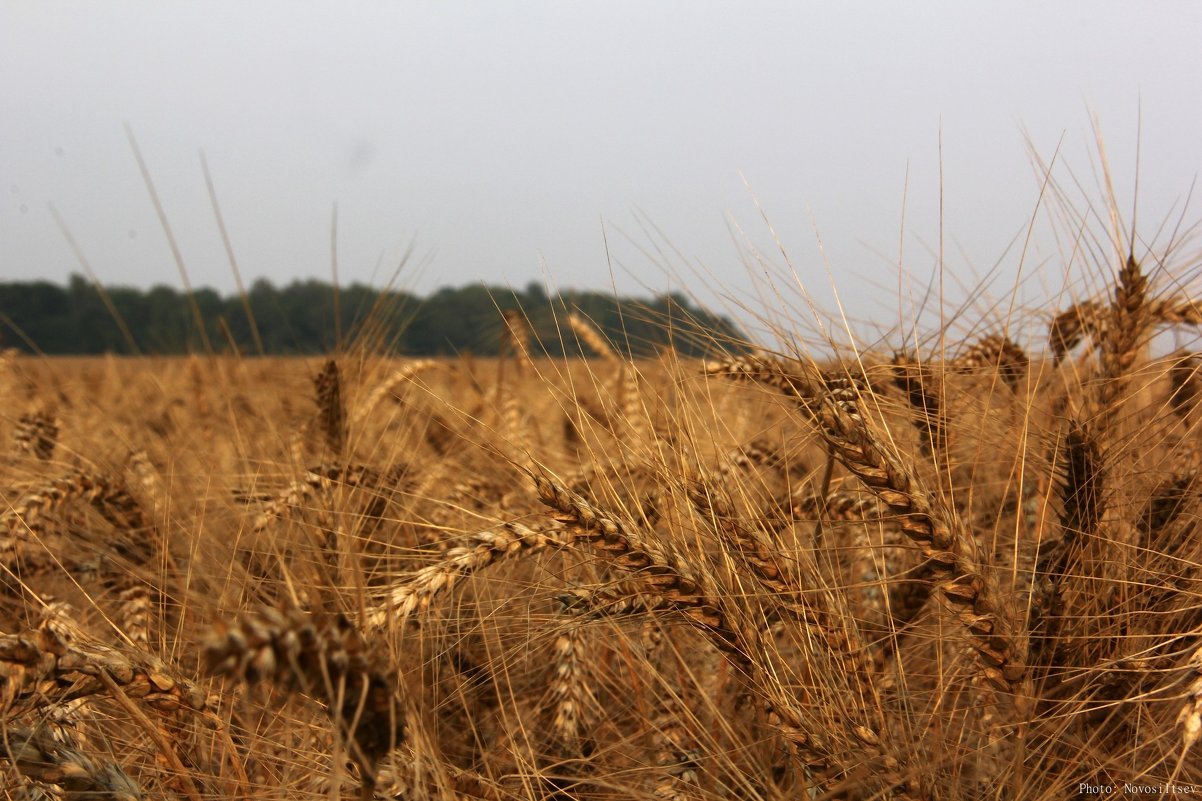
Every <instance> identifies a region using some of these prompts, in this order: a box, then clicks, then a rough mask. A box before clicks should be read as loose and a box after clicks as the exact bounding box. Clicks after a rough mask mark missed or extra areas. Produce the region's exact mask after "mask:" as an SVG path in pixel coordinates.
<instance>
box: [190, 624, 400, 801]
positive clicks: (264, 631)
mask: <svg viewBox="0 0 1202 801" xmlns="http://www.w3.org/2000/svg"><path fill="white" fill-rule="evenodd" d="M204 659H205V664H206V666H207V668H208V670H209V672H210V673H212V674H213V675H217V676H230V677H233V678H235V679H238V680H240V681H242V682H245V683H247V684H256V683H259V682H264V681H270V682H274V683H276V684H279V685H281V686H283V687H284V688H287V689H290V690H293V691H296V692H300V693H303V694H305V695H308V696H310V697H313V698H315V699H318V700H320V701H321V702H322V703H323V704H324V705H325V707H326V711H327V713H328V714H329V716H330V718H331V719H332V721H333V722H334V724H335V725H336V727H337V728H338V730H339V732H340V733H341V734H342V736H343V737H344V738H345V739H346V741H347V743H348V745H349V746H350V752H351V756H352V758H353V759H354V760H355V762H356V763H357V764H358V766H359V768H360V770H361V772H362V776H363V777H364V786H365V787H374V785H375V777H376V769H377V766H378V764H379V761H380V760H381V759H382V758H383V757H384V756H385V755H387V754H388V753H389V752H390V751H392V749H394V748H395V747H396V746H397V745H399V744H400V743H401V742H403V741H404V739H405V720H404V715H403V714H402V711H401V699H400V697H399V695H398V693H399V688H400V685H399V679H398V677H397V675H396V674H395V672H393V671H391V670H390V669H389V668H387V667H386V660H384V659H382V658H381V657H380V656H378V655H377V654H375V653H374V652H373V650H372V649H370V648H369V647H368V645H367V643H366V642H365V641H364V639H363V638H362V636H361V635H360V634H359V633H358V631H356V630H355V628H354V627H353V626H352V625H350V623H349V622H348V621H347V620H345V619H344V618H341V617H336V618H332V619H326V618H318V617H315V616H312V615H309V614H307V613H305V612H303V611H301V610H299V609H295V608H285V609H277V608H272V607H263V608H261V609H259V610H258V611H256V612H253V613H250V614H246V615H243V616H242V617H241V618H240V619H239V620H238V621H237V622H235V623H234V624H232V625H230V624H224V623H222V624H219V625H218V626H217V627H216V628H215V629H214V631H213V632H212V634H211V635H210V636H209V639H208V641H207V642H206V644H205V647H204ZM367 797H370V796H367Z"/></svg>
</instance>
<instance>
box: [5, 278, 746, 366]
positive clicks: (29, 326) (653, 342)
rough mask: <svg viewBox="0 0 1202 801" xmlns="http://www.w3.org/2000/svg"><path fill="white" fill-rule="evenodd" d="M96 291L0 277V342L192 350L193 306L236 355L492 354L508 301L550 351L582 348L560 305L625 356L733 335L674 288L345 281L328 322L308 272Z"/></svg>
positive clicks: (330, 303)
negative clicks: (406, 286) (625, 290)
mask: <svg viewBox="0 0 1202 801" xmlns="http://www.w3.org/2000/svg"><path fill="white" fill-rule="evenodd" d="M104 292H105V293H106V294H107V296H108V297H107V301H108V302H106V298H105V297H104V295H102V294H101V290H99V289H98V288H97V287H95V286H94V285H92V284H91V282H89V281H88V280H87V279H85V278H84V277H82V276H79V275H73V276H71V278H70V280H69V281H68V283H67V286H66V287H59V286H56V285H54V284H51V283H47V282H45V281H34V282H26V283H0V313H2V314H3V315H4V317H2V318H0V325H3V326H7V327H8V328H10V329H15V330H9V331H7V332H4V333H3V341H4V343H5V344H6V345H9V346H14V347H19V348H22V349H29V348H30V345H29V343H30V342H32V343H34V346H35V347H37V348H40V349H41V350H43V351H45V352H46V353H59V354H66V353H78V354H91V353H104V352H111V353H129V352H132V351H134V350H135V349H136V350H137V351H139V352H143V353H162V354H171V353H188V352H198V351H200V350H202V349H203V347H204V344H203V342H204V339H203V338H202V336H201V332H200V330H199V329H198V328H197V325H196V320H195V314H194V311H193V305H195V307H196V308H197V309H199V312H200V316H201V319H202V320H203V321H204V330H205V333H206V334H207V336H208V340H209V342H210V344H211V345H212V347H213V348H214V349H215V350H217V351H219V352H227V351H237V352H240V353H244V354H254V353H257V352H258V346H257V345H256V343H255V337H254V331H256V330H257V331H258V333H259V336H260V338H261V340H262V344H263V351H264V352H265V353H271V354H316V353H323V352H327V351H330V350H334V349H337V348H339V347H346V346H348V345H349V344H351V343H353V342H359V341H362V342H366V343H369V344H370V346H371V347H373V348H382V349H387V350H390V351H398V352H402V353H407V354H411V355H415V356H418V355H422V356H424V355H448V354H455V353H475V354H479V355H484V356H487V355H493V354H496V353H497V348H498V345H499V342H500V341H501V333H502V322H501V320H502V313H504V312H507V311H510V310H516V311H519V312H520V313H521V314H522V315H523V316H524V318H525V319H526V320H527V321H528V323H529V325H530V329H531V337H532V342H531V344H532V346H533V347H534V349H535V352H542V353H545V354H547V355H549V356H564V355H567V356H581V355H587V354H584V353H582V351H581V348H580V346H579V345H578V343H577V342H576V341H575V338H574V337H572V336H571V335H570V334H566V333H565V331H566V324H565V322H564V317H565V315H566V314H567V313H569V312H575V313H578V314H581V315H583V316H585V317H587V318H588V319H589V320H591V321H592V322H593V323H594V324H595V325H596V326H597V327H598V329H600V331H601V332H602V334H603V335H604V336H605V337H606V338H607V339H608V340H609V341H610V342H612V343H613V345H614V347H615V348H617V349H618V350H619V351H620V352H623V353H629V354H632V355H634V356H646V355H652V354H654V353H655V352H656V351H657V350H658V349H659V348H661V347H662V346H664V345H665V344H667V343H668V342H671V343H672V344H673V346H674V347H676V348H677V350H678V351H680V353H681V354H682V355H686V356H696V355H700V354H702V353H705V352H708V351H711V350H713V348H714V343H715V342H721V341H722V340H724V339H728V338H733V339H737V338H738V337H739V333H738V330H737V329H736V328H735V326H734V325H733V323H731V322H730V320H728V319H726V318H723V317H716V316H714V315H711V314H708V313H707V312H705V311H703V310H701V309H698V308H694V307H692V306H691V305H690V304H689V302H688V300H687V298H685V297H684V296H683V295H680V294H678V293H674V294H671V295H661V296H660V297H657V298H653V299H651V300H648V301H641V300H637V299H630V298H615V297H614V296H612V295H609V294H605V293H600V292H576V291H569V292H564V293H561V294H559V295H556V296H554V297H549V296H548V295H547V293H546V291H545V289H544V288H543V285H542V284H540V283H538V282H536V281H532V282H530V283H529V284H527V285H526V287H525V288H524V289H521V290H515V289H512V288H510V287H488V286H482V285H473V286H465V287H460V288H457V289H452V288H444V289H440V290H438V291H436V292H435V293H434V294H432V295H430V296H429V297H427V298H425V299H421V298H417V297H415V296H412V295H409V294H406V293H403V292H392V291H385V292H381V291H380V290H376V289H372V288H371V287H367V286H363V285H362V284H353V285H351V286H349V287H344V288H342V289H340V290H339V298H338V300H339V302H338V304H337V308H338V311H339V316H338V319H337V320H336V319H335V303H334V290H333V287H331V286H330V285H329V284H326V283H324V282H321V281H315V280H307V281H293V282H292V283H290V284H288V285H287V286H285V287H282V288H280V287H276V286H275V285H273V284H272V283H271V282H270V281H267V280H266V279H259V280H257V281H255V282H254V283H252V284H251V286H250V289H249V290H248V291H247V297H246V301H247V304H245V305H244V304H243V300H242V298H240V297H237V296H228V297H223V296H221V295H220V294H218V293H217V292H215V291H213V290H211V289H200V290H197V291H196V292H194V293H193V295H192V297H191V298H189V297H188V296H187V295H186V294H184V293H182V292H180V291H178V290H176V289H173V288H171V287H167V286H156V287H153V288H151V289H149V290H145V291H143V290H140V289H133V288H129V287H114V288H111V289H107V290H104ZM110 304H111V307H112V308H111V309H110ZM247 305H249V308H250V316H248V315H247V311H246V306H247ZM114 311H115V312H116V317H114V314H113V312H114ZM252 317H253V321H252V319H251V318H252ZM117 318H119V319H120V323H119V322H118V319H117ZM122 324H124V326H125V328H126V329H127V330H128V335H127V334H126V332H125V331H124V330H122ZM252 326H253V328H252ZM131 337H132V339H133V345H132V346H131V343H130V338H131Z"/></svg>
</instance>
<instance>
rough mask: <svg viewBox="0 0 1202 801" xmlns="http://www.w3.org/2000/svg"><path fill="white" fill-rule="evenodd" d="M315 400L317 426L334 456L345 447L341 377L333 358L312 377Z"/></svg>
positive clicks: (344, 409) (344, 406)
mask: <svg viewBox="0 0 1202 801" xmlns="http://www.w3.org/2000/svg"><path fill="white" fill-rule="evenodd" d="M313 388H314V390H315V393H316V400H317V427H318V429H319V430H320V431H321V433H322V436H323V437H325V443H326V447H327V448H329V450H330V452H331V453H333V454H334V456H335V458H338V457H341V456H342V454H343V451H344V450H345V449H346V405H345V402H344V400H343V397H342V377H341V375H340V373H339V371H338V362H336V361H335V360H333V359H330V360H328V361H327V362H326V363H325V364H324V365H322V368H321V372H319V373H318V374H317V377H316V378H314V379H313Z"/></svg>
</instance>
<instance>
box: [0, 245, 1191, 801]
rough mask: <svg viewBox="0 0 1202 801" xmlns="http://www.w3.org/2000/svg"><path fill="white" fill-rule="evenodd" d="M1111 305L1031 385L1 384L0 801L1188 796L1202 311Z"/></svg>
mask: <svg viewBox="0 0 1202 801" xmlns="http://www.w3.org/2000/svg"><path fill="white" fill-rule="evenodd" d="M1113 272H1114V278H1113V285H1112V286H1110V287H1108V288H1106V289H1105V290H1104V291H1103V292H1099V293H1097V296H1096V297H1094V298H1092V299H1090V300H1086V301H1082V302H1080V303H1077V304H1075V305H1071V304H1065V305H1064V307H1063V308H1059V309H1057V308H1049V309H1047V310H1044V311H1042V312H1040V313H1038V314H1033V320H1034V322H1035V324H1037V325H1038V326H1040V327H1041V335H1040V336H1041V338H1042V342H1040V343H1037V345H1038V350H1036V349H1029V350H1030V351H1031V355H1028V352H1027V351H1025V350H1024V349H1023V348H1021V347H1019V345H1017V344H1016V343H1015V342H1014V341H1012V340H1011V332H1010V331H1008V330H1005V329H999V330H993V331H983V332H982V335H981V336H976V337H972V338H970V339H967V340H964V341H959V342H955V341H951V340H950V339H949V340H947V341H946V344H945V345H944V346H943V347H941V348H932V349H928V350H927V352H919V351H909V352H896V353H895V352H892V351H888V352H884V351H882V352H873V351H872V350H864V351H862V352H860V353H858V354H856V355H855V356H849V357H847V358H842V359H825V358H824V359H822V360H821V361H820V362H819V361H815V360H813V359H811V358H807V357H804V356H802V355H801V354H802V352H803V349H802V348H801V347H800V346H799V347H797V348H795V349H793V350H788V351H785V352H780V353H768V352H766V351H764V350H762V349H753V348H749V347H731V346H730V343H715V348H714V355H713V357H712V358H710V359H708V360H706V361H704V362H701V361H686V360H682V359H679V358H677V357H676V356H675V354H674V353H673V352H671V351H670V350H668V351H664V352H663V353H661V354H660V357H659V358H658V359H652V360H640V361H629V360H626V359H623V358H621V357H620V356H618V355H617V351H616V350H614V349H612V348H611V347H610V343H608V342H607V341H606V340H605V338H604V337H603V336H602V335H601V334H600V333H599V332H597V331H596V330H594V329H592V328H591V327H590V326H589V324H588V322H587V321H586V320H582V319H579V318H572V319H570V320H565V321H564V330H565V332H571V333H565V335H572V336H577V337H579V338H580V340H581V341H582V342H584V343H585V345H586V346H587V347H588V348H589V349H591V350H592V351H593V353H594V354H595V358H592V359H588V360H553V359H549V358H545V357H543V356H541V355H540V354H538V353H536V352H532V349H531V348H530V347H529V343H528V341H527V339H526V338H525V336H524V334H523V329H522V326H521V325H520V315H513V314H511V315H509V316H507V317H506V320H507V322H508V323H509V325H507V326H505V328H504V330H505V332H506V335H507V337H508V339H509V342H508V343H507V344H508V348H507V354H508V355H506V356H505V357H503V358H501V359H497V360H473V359H471V358H469V357H464V358H458V359H442V360H424V359H422V360H418V359H406V358H402V357H390V356H385V355H381V352H382V351H381V350H380V349H378V348H373V347H370V346H368V344H366V341H365V342H364V343H363V344H361V345H357V346H349V347H347V348H344V349H343V350H342V351H340V352H339V353H336V354H333V355H331V356H329V357H328V358H320V359H318V358H314V359H300V358H297V359H283V358H274V359H273V358H268V359H241V358H233V357H216V356H204V355H198V356H193V357H190V358H178V359H153V358H136V359H122V358H115V357H109V358H104V359H44V358H35V357H32V356H28V355H17V354H15V353H13V352H9V353H6V354H5V357H4V361H3V366H2V367H0V409H2V410H3V411H2V413H0V433H3V436H4V440H3V449H2V457H0V471H2V472H0V487H2V488H3V490H2V491H3V510H2V511H3V517H4V522H3V527H2V528H0V543H2V544H0V554H2V560H3V563H2V567H3V570H2V571H0V586H2V595H0V604H2V605H3V614H0V784H2V786H3V788H4V789H3V793H2V797H3V798H5V799H51V798H53V799H59V798H62V799H85V798H86V799H95V798H101V799H141V798H170V799H187V800H188V801H197V800H198V799H235V798H238V799H242V798H264V799H306V798H312V799H320V798H361V799H372V798H376V799H532V798H538V799H681V800H682V801H683V800H684V799H732V798H733V799H748V800H751V799H799V798H839V799H874V798H875V799H885V798H905V799H931V800H932V801H934V800H935V799H1036V798H1039V799H1042V798H1064V797H1066V796H1076V795H1095V794H1152V793H1157V794H1161V795H1174V794H1179V795H1185V794H1189V793H1191V792H1194V791H1197V790H1198V788H1202V760H1200V759H1199V757H1198V747H1197V741H1198V740H1199V739H1200V738H1202V583H1200V581H1202V537H1200V536H1199V529H1198V525H1199V512H1200V511H1202V503H1200V493H1202V485H1199V481H1198V470H1199V467H1202V453H1200V449H1199V447H1198V431H1197V426H1198V423H1199V420H1200V419H1202V418H1200V415H1202V409H1199V401H1200V400H1202V379H1200V378H1199V375H1198V370H1199V367H1202V358H1200V357H1199V356H1196V355H1194V354H1193V353H1191V352H1186V351H1177V352H1172V353H1169V354H1167V355H1165V354H1159V353H1157V352H1156V351H1155V350H1153V349H1152V348H1151V343H1152V341H1153V338H1154V335H1155V334H1156V333H1157V332H1158V331H1163V330H1164V329H1166V328H1177V329H1186V330H1192V329H1193V328H1194V327H1196V326H1198V325H1199V324H1200V323H1202V307H1200V306H1199V305H1196V304H1195V303H1194V302H1193V301H1192V300H1191V299H1190V298H1189V297H1187V296H1185V295H1183V294H1181V293H1180V290H1179V288H1178V287H1177V286H1176V285H1174V284H1172V283H1170V282H1159V283H1158V282H1156V281H1150V280H1149V276H1150V275H1151V271H1148V270H1145V269H1144V267H1143V266H1141V263H1140V261H1139V260H1137V259H1135V258H1134V257H1130V258H1128V259H1127V260H1126V262H1125V263H1122V264H1119V265H1116V269H1114V270H1113ZM1016 329H1017V326H1016ZM1044 343H1046V353H1045V345H1044ZM719 344H722V345H725V346H726V347H718V345H719Z"/></svg>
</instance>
